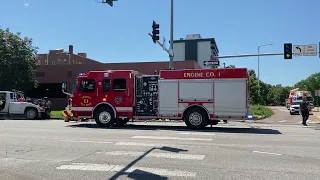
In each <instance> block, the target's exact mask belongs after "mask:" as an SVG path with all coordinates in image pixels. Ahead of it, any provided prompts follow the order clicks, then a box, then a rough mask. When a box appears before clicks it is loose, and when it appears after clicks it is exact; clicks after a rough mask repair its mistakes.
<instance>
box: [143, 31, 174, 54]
mask: <svg viewBox="0 0 320 180" xmlns="http://www.w3.org/2000/svg"><path fill="white" fill-rule="evenodd" d="M148 35H149V36H150V37H152V34H151V33H149V34H148ZM156 43H157V44H158V45H159V46H161V47H162V48H163V50H165V51H166V52H167V53H168V54H169V56H170V55H171V54H170V51H169V49H167V48H166V46H165V45H164V44H162V43H161V42H160V41H159V40H156Z"/></svg>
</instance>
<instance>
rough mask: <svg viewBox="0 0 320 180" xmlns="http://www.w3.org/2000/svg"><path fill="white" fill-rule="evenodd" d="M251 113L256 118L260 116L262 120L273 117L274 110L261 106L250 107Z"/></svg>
mask: <svg viewBox="0 0 320 180" xmlns="http://www.w3.org/2000/svg"><path fill="white" fill-rule="evenodd" d="M249 108H250V110H251V112H252V113H253V115H254V116H260V117H262V118H268V117H270V116H272V115H273V111H272V109H270V108H269V107H267V106H261V105H250V106H249Z"/></svg>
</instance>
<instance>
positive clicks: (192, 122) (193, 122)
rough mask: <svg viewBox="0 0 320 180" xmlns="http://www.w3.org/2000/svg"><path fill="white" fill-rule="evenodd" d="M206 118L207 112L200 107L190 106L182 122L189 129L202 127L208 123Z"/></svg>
mask: <svg viewBox="0 0 320 180" xmlns="http://www.w3.org/2000/svg"><path fill="white" fill-rule="evenodd" d="M208 119H209V118H208V114H207V113H206V112H205V111H204V110H203V109H201V108H191V109H189V110H188V111H187V112H186V114H185V116H184V122H185V123H186V125H187V126H188V127H189V128H191V129H203V128H204V127H206V126H207V125H208Z"/></svg>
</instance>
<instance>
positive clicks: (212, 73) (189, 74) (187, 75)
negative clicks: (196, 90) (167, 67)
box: [183, 72, 220, 78]
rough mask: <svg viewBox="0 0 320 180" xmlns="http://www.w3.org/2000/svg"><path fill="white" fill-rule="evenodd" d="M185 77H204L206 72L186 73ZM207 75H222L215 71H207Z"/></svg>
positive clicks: (210, 76) (209, 76) (208, 76)
mask: <svg viewBox="0 0 320 180" xmlns="http://www.w3.org/2000/svg"><path fill="white" fill-rule="evenodd" d="M183 77H185V78H199V77H200V78H202V77H204V73H184V74H183ZM205 77H207V78H212V77H220V72H219V73H214V72H206V73H205Z"/></svg>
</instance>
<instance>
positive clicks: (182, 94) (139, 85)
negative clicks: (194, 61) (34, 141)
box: [62, 68, 252, 129]
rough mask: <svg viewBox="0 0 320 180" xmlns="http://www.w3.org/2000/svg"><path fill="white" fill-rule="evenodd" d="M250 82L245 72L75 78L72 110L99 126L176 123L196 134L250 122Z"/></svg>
mask: <svg viewBox="0 0 320 180" xmlns="http://www.w3.org/2000/svg"><path fill="white" fill-rule="evenodd" d="M249 83H250V82H249V74H248V70H247V69H245V68H226V69H186V70H162V71H160V73H159V75H143V74H141V73H139V72H137V71H134V70H108V71H90V72H89V73H86V74H80V75H79V76H78V77H77V78H76V86H75V89H74V91H73V93H72V94H70V96H71V98H72V106H71V111H72V114H73V116H74V117H77V118H89V119H90V118H93V119H95V121H96V123H97V124H98V125H99V126H103V127H109V126H112V125H114V124H118V123H120V124H125V123H127V122H128V121H129V119H172V120H174V119H176V120H183V121H184V122H185V123H186V125H187V126H188V127H189V128H192V129H201V128H203V127H205V126H207V125H209V124H213V125H216V124H218V122H219V121H220V120H246V119H252V115H251V114H249V113H248V109H249V107H248V98H249V87H250V84H249ZM62 91H63V92H65V93H66V91H67V84H66V83H63V85H62ZM66 94H68V93H66ZM65 113H66V114H67V112H65Z"/></svg>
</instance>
